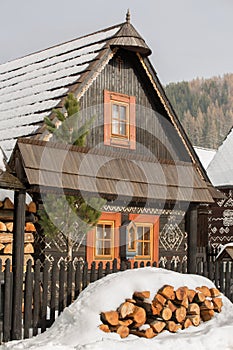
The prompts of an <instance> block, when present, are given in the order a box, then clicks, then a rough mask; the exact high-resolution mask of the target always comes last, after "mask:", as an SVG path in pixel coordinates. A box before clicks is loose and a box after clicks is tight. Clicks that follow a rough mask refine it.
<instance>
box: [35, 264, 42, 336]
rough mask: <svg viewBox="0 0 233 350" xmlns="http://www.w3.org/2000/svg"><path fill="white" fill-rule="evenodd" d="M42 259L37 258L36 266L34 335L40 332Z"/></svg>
mask: <svg viewBox="0 0 233 350" xmlns="http://www.w3.org/2000/svg"><path fill="white" fill-rule="evenodd" d="M40 283H41V281H40V260H37V261H36V263H35V266H34V292H33V335H37V334H38V327H39V317H40V302H41V291H40V287H41V286H40Z"/></svg>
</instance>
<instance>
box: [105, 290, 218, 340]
mask: <svg viewBox="0 0 233 350" xmlns="http://www.w3.org/2000/svg"><path fill="white" fill-rule="evenodd" d="M221 308H222V298H221V293H220V291H219V290H218V289H217V288H208V287H206V286H202V287H197V288H196V289H195V290H194V289H189V288H188V287H186V286H183V287H180V288H178V289H176V290H175V289H174V287H173V286H171V285H164V286H163V287H162V288H161V289H160V290H159V291H158V292H157V293H156V294H155V296H154V298H153V299H152V300H151V299H150V291H141V292H135V293H134V294H133V295H132V298H131V299H126V300H125V301H124V302H123V303H122V304H121V305H120V306H119V307H118V308H117V310H115V311H106V312H101V314H100V319H101V321H102V324H101V325H100V326H99V328H100V329H101V330H102V331H104V332H107V333H109V332H116V333H118V334H119V335H120V337H121V338H126V337H127V336H128V335H129V334H134V335H136V336H138V337H144V338H153V337H155V336H156V335H158V334H159V333H161V332H162V331H164V330H167V331H169V332H172V333H175V332H177V331H178V330H181V329H186V328H188V327H190V326H196V327H197V326H199V324H200V323H201V322H206V321H209V320H210V319H211V318H212V317H213V316H214V315H215V313H218V312H220V311H221Z"/></svg>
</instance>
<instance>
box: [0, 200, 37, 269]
mask: <svg viewBox="0 0 233 350" xmlns="http://www.w3.org/2000/svg"><path fill="white" fill-rule="evenodd" d="M25 212H26V214H27V218H28V220H30V218H32V219H33V218H34V214H35V213H36V205H35V203H34V202H31V203H29V204H28V205H26V206H25ZM13 219H14V204H13V203H12V201H11V200H10V199H9V198H5V200H4V201H0V259H1V261H2V265H3V266H4V265H5V262H6V260H7V259H10V260H11V261H12V247H13V239H14V233H13V232H14V229H13ZM35 232H36V228H35V225H34V223H33V222H31V221H27V222H26V223H25V232H24V265H25V266H26V263H27V261H28V259H33V258H32V255H31V254H33V253H34V247H33V243H34V233H35Z"/></svg>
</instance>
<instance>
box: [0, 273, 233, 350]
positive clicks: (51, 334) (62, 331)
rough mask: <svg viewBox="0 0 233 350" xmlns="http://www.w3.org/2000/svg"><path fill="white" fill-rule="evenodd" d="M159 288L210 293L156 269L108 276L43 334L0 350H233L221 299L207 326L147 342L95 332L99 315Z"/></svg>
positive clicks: (232, 326)
mask: <svg viewBox="0 0 233 350" xmlns="http://www.w3.org/2000/svg"><path fill="white" fill-rule="evenodd" d="M164 284H171V285H172V286H174V288H175V289H177V288H179V287H181V286H187V287H188V288H190V289H195V288H196V287H198V286H202V285H205V286H207V287H209V288H211V287H215V285H214V284H213V283H212V282H211V281H210V280H208V279H207V278H205V277H202V276H197V275H187V274H180V273H177V272H173V271H168V270H165V269H161V268H152V267H146V268H141V269H135V270H127V271H124V272H119V273H115V274H112V275H108V276H106V277H104V278H102V279H101V280H99V281H97V282H95V283H92V284H90V285H89V286H88V287H87V288H86V289H85V290H84V291H83V292H82V293H81V294H80V296H79V298H78V299H77V300H76V301H75V302H74V303H73V304H72V305H71V306H70V307H68V308H66V309H65V310H64V312H63V313H62V315H61V316H60V317H58V319H57V320H56V322H55V323H54V325H53V326H52V327H51V328H50V329H49V330H48V331H47V332H45V333H43V334H41V335H39V336H37V337H35V338H32V339H29V340H24V341H14V342H10V343H7V344H6V345H2V346H0V350H3V349H4V350H6V349H13V350H19V349H21V350H22V349H28V350H37V349H40V350H45V349H46V350H52V349H53V350H68V349H69V350H109V349H111V350H148V349H150V350H159V349H163V350H174V349H179V350H186V349H187V348H188V349H189V350H196V349H198V350H202V349H203V350H208V349H211V350H215V349H216V350H217V349H218V350H219V349H223V350H230V349H233V337H232V333H233V316H232V315H233V304H232V303H231V302H230V301H229V299H227V298H226V297H225V296H222V301H223V308H222V311H221V312H220V313H219V314H215V316H214V317H213V318H212V319H211V320H210V321H208V322H205V323H201V324H200V326H198V327H194V326H191V327H189V328H187V329H185V330H180V331H178V332H177V333H175V334H173V333H170V332H168V331H164V332H162V333H161V334H159V335H158V336H156V337H155V338H152V339H145V338H138V337H136V336H134V335H129V336H128V337H127V338H125V339H121V338H120V337H119V335H118V334H116V333H104V332H102V331H101V330H99V329H98V326H99V325H100V323H101V321H100V316H99V314H100V312H101V311H106V310H115V309H116V308H117V307H118V306H119V304H120V303H121V302H122V300H124V299H125V298H129V297H131V295H132V294H133V292H134V291H140V290H149V291H150V292H151V294H152V295H153V294H155V293H156V292H157V290H158V289H159V288H161V287H162V286H163V285H164Z"/></svg>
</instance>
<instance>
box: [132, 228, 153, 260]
mask: <svg viewBox="0 0 233 350" xmlns="http://www.w3.org/2000/svg"><path fill="white" fill-rule="evenodd" d="M135 224H136V227H137V231H136V255H135V259H139V260H151V259H152V249H153V247H152V244H153V239H152V238H153V225H152V224H144V223H143V224H139V223H135Z"/></svg>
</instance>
